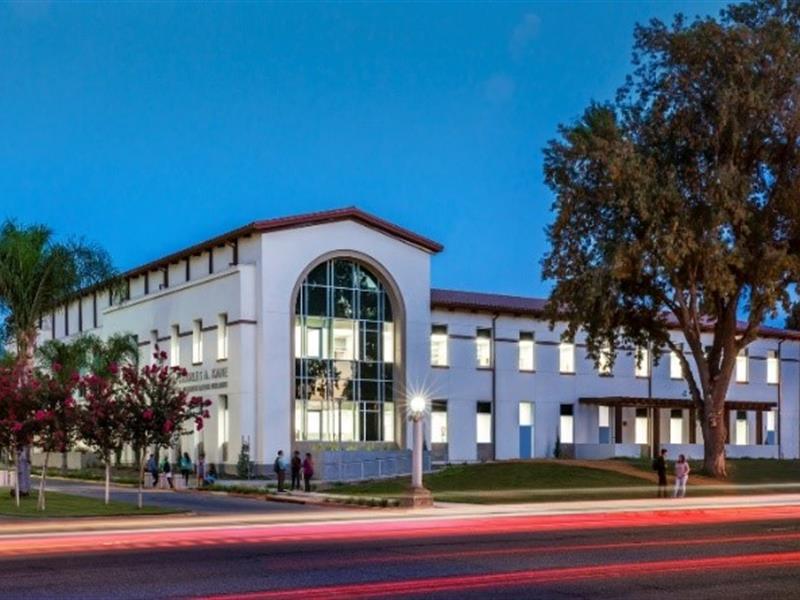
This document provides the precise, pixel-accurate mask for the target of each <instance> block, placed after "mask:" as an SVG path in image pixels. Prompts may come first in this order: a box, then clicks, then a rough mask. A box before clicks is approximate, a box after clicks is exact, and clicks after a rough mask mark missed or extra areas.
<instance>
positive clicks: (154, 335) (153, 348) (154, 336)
mask: <svg viewBox="0 0 800 600" xmlns="http://www.w3.org/2000/svg"><path fill="white" fill-rule="evenodd" d="M157 350H158V329H151V330H150V357H152V356H153V355H154V354H155V353H156V352H157ZM148 362H150V361H149V360H148Z"/></svg>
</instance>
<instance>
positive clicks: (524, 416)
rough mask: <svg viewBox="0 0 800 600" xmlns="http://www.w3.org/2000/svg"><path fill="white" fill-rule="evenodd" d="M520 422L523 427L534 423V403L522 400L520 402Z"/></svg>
mask: <svg viewBox="0 0 800 600" xmlns="http://www.w3.org/2000/svg"><path fill="white" fill-rule="evenodd" d="M519 424H520V425H521V426H523V427H526V426H527V427H530V426H532V425H533V403H532V402H520V403H519Z"/></svg>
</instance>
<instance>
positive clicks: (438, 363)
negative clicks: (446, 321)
mask: <svg viewBox="0 0 800 600" xmlns="http://www.w3.org/2000/svg"><path fill="white" fill-rule="evenodd" d="M447 364H448V363H447V325H434V326H433V327H432V328H431V365H433V366H434V367H446V366H447Z"/></svg>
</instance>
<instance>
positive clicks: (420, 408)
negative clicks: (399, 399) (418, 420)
mask: <svg viewBox="0 0 800 600" xmlns="http://www.w3.org/2000/svg"><path fill="white" fill-rule="evenodd" d="M427 405H428V403H427V402H426V401H425V398H423V397H422V396H414V397H413V398H411V402H410V403H409V408H410V409H411V413H412V414H415V415H420V414H422V413H424V412H425V409H426V408H427Z"/></svg>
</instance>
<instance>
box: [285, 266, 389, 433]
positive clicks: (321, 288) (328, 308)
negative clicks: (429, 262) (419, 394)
mask: <svg viewBox="0 0 800 600" xmlns="http://www.w3.org/2000/svg"><path fill="white" fill-rule="evenodd" d="M392 314H393V313H392V305H391V300H390V299H389V295H388V293H387V291H386V288H385V286H384V285H383V283H382V282H381V281H380V279H379V278H378V277H376V276H375V274H374V273H372V272H371V271H370V270H369V269H368V268H366V267H365V266H364V265H362V264H360V263H357V262H355V261H352V260H348V259H344V258H335V259H332V260H328V261H326V262H324V263H322V264H320V265H318V266H317V267H315V268H314V269H313V270H312V271H311V272H310V273H309V274H308V277H306V279H305V281H303V283H302V285H301V286H300V291H299V292H298V294H297V300H296V305H295V324H294V348H295V440H297V441H337V442H338V441H341V442H373V441H375V442H379V441H383V442H393V441H394V422H395V419H394V414H395V411H394V387H393V366H394V365H393V363H394V354H395V352H394V345H395V335H394V320H393V316H392Z"/></svg>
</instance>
